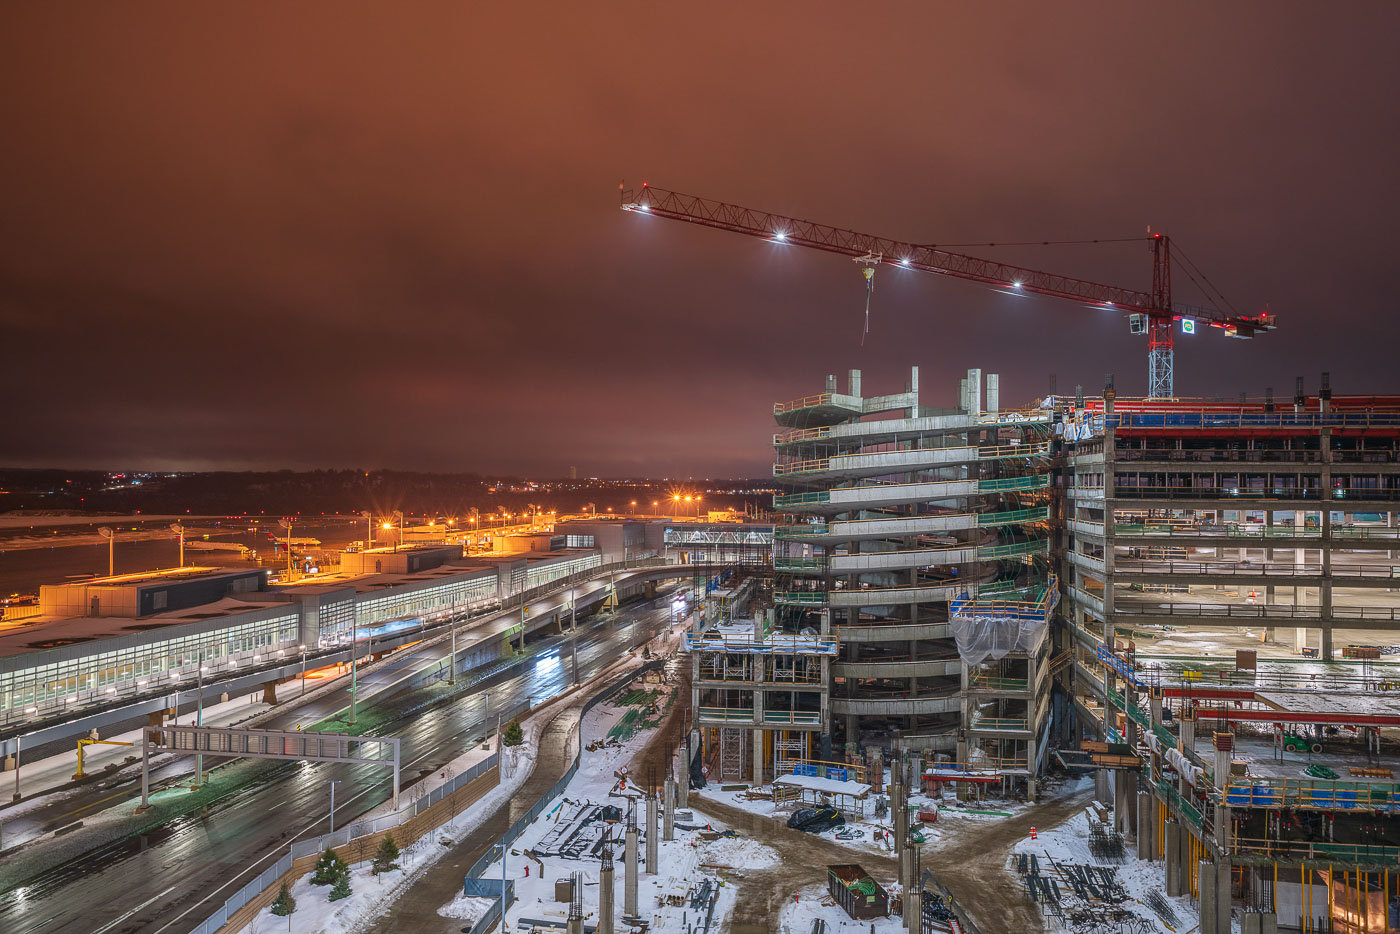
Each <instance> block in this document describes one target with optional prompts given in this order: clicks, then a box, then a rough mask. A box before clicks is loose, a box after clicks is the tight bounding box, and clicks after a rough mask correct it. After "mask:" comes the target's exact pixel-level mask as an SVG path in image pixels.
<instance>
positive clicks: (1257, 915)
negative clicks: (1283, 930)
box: [1240, 911, 1278, 934]
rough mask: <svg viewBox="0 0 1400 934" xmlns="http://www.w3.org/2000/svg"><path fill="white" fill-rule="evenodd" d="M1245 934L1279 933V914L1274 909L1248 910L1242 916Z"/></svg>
mask: <svg viewBox="0 0 1400 934" xmlns="http://www.w3.org/2000/svg"><path fill="white" fill-rule="evenodd" d="M1240 930H1241V931H1242V932H1243V934H1278V915H1276V914H1274V913H1273V912H1272V911H1247V912H1245V913H1244V915H1243V916H1241V918H1240Z"/></svg>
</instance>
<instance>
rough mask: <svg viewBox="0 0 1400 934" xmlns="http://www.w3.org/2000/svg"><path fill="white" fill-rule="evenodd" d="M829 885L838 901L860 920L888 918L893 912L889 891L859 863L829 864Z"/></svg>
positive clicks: (832, 895) (827, 881)
mask: <svg viewBox="0 0 1400 934" xmlns="http://www.w3.org/2000/svg"><path fill="white" fill-rule="evenodd" d="M826 886H827V890H828V891H830V892H831V897H832V898H834V899H836V904H838V905H840V906H841V907H842V908H844V909H845V910H846V914H848V915H850V916H851V917H852V918H854V919H855V920H857V921H862V920H865V919H867V918H884V917H887V916H888V915H889V913H890V896H889V893H888V892H886V891H885V890H884V888H883V887H882V886H881V885H880V883H878V882H876V881H875V880H874V879H872V878H870V874H869V873H868V872H866V871H865V870H864V869H862V868H860V867H859V866H857V865H856V864H855V863H841V864H839V865H836V866H827V867H826Z"/></svg>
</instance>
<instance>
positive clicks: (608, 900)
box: [580, 858, 617, 934]
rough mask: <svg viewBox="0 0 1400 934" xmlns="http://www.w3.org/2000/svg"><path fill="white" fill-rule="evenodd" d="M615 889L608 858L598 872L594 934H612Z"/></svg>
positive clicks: (610, 860)
mask: <svg viewBox="0 0 1400 934" xmlns="http://www.w3.org/2000/svg"><path fill="white" fill-rule="evenodd" d="M615 888H616V885H615V883H614V882H613V864H612V859H611V858H609V859H608V861H607V862H606V863H604V864H603V868H602V869H601V870H599V872H598V927H597V930H596V931H594V934H613V916H614V915H615V914H617V911H616V910H615V909H614V907H613V896H614V895H615ZM580 927H582V925H580Z"/></svg>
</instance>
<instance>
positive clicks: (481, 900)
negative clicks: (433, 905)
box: [438, 895, 495, 921]
mask: <svg viewBox="0 0 1400 934" xmlns="http://www.w3.org/2000/svg"><path fill="white" fill-rule="evenodd" d="M494 901H495V899H494V898H486V897H484V896H481V895H458V896H457V897H456V898H454V899H452V901H450V902H448V903H447V904H446V905H443V906H442V907H441V908H439V909H438V914H440V915H442V916H443V917H444V918H455V919H456V920H458V921H475V920H476V919H477V918H480V917H481V916H482V915H484V914H486V910H487V909H488V908H490V907H491V904H492V903H493V902H494Z"/></svg>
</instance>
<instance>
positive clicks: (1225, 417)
mask: <svg viewBox="0 0 1400 934" xmlns="http://www.w3.org/2000/svg"><path fill="white" fill-rule="evenodd" d="M1107 421H1108V424H1109V425H1110V426H1112V427H1114V428H1369V427H1376V426H1397V425H1400V413H1396V412H1394V411H1383V412H1352V411H1340V412H1335V411H1334V412H1293V411H1275V412H1263V411H1251V410H1246V409H1237V410H1234V411H1230V410H1228V409H1219V408H1200V409H1163V410H1161V411H1157V412H1124V411H1121V410H1119V411H1115V412H1114V413H1113V416H1112V417H1111V418H1109V419H1108V420H1107Z"/></svg>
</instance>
